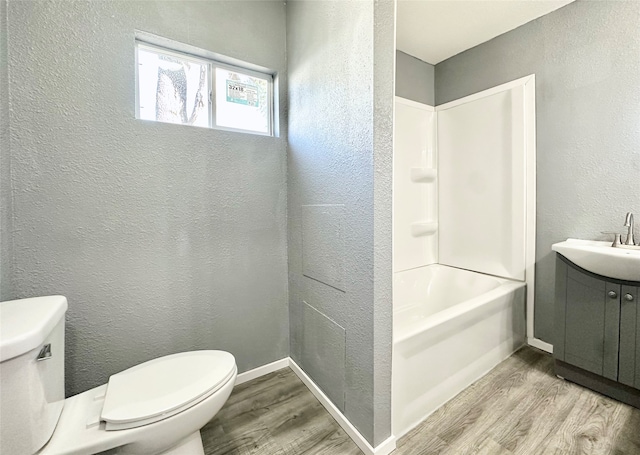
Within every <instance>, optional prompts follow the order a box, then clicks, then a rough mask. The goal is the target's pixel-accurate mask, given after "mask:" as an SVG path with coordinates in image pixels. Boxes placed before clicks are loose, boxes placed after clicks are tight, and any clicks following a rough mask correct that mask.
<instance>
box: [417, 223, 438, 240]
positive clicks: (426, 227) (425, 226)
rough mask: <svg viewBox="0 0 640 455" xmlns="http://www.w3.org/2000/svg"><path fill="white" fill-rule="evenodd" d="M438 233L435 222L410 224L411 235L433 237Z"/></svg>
mask: <svg viewBox="0 0 640 455" xmlns="http://www.w3.org/2000/svg"><path fill="white" fill-rule="evenodd" d="M436 232H438V222H437V221H418V222H416V223H411V235H412V236H414V237H422V236H423V235H433V234H435V233H436Z"/></svg>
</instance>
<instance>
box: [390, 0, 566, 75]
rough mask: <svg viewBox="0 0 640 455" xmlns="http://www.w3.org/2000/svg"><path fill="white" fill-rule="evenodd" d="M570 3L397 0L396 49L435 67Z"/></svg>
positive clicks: (543, 0) (560, 0)
mask: <svg viewBox="0 0 640 455" xmlns="http://www.w3.org/2000/svg"><path fill="white" fill-rule="evenodd" d="M572 1H574V0H398V14H397V26H396V30H397V32H396V33H397V43H396V47H397V48H398V49H399V50H401V51H402V52H405V53H407V54H410V55H413V56H414V57H417V58H419V59H420V60H423V61H425V62H427V63H431V64H432V65H435V64H436V63H440V62H441V61H443V60H446V59H448V58H449V57H453V56H454V55H456V54H458V53H460V52H462V51H465V50H467V49H470V48H472V47H474V46H477V45H478V44H481V43H484V42H485V41H489V40H490V39H492V38H495V37H496V36H498V35H501V34H503V33H505V32H508V31H509V30H513V29H514V28H517V27H519V26H521V25H522V24H526V23H527V22H529V21H532V20H534V19H536V18H538V17H540V16H544V15H545V14H549V13H550V12H551V11H554V10H556V9H558V8H561V7H563V6H565V5H567V4H569V3H571V2H572Z"/></svg>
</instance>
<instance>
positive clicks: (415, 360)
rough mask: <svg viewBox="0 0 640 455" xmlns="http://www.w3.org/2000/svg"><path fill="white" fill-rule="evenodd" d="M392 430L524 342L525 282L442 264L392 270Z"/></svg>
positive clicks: (407, 426)
mask: <svg viewBox="0 0 640 455" xmlns="http://www.w3.org/2000/svg"><path fill="white" fill-rule="evenodd" d="M393 285H394V289H393V376H392V383H393V392H392V426H393V434H394V435H395V436H396V437H400V436H402V435H404V434H405V433H407V432H408V431H409V430H411V429H412V428H413V427H415V426H416V425H417V424H419V423H420V422H421V421H423V420H424V419H425V418H426V417H427V416H428V415H429V414H431V413H432V412H433V411H435V410H436V409H438V408H439V407H440V406H442V405H443V404H444V403H446V402H447V401H448V400H450V399H451V398H453V397H454V396H455V395H457V394H458V393H460V392H461V391H462V390H463V389H465V388H466V387H468V386H469V385H471V384H472V383H473V382H475V381H476V380H477V379H479V378H481V377H482V376H483V375H485V374H486V373H487V372H488V371H489V370H491V369H492V368H493V367H495V366H496V365H497V364H498V363H500V362H501V361H502V360H504V359H506V358H507V357H508V356H509V355H511V354H512V353H513V352H514V351H515V350H517V349H518V348H519V347H520V346H522V345H523V343H524V339H525V283H523V282H516V281H511V280H506V279H502V278H496V277H493V276H489V275H482V274H479V273H475V272H469V271H467V270H461V269H455V268H452V267H446V266H442V265H437V264H434V265H429V266H426V267H420V268H417V269H413V270H408V271H404V272H397V273H395V274H394V283H393Z"/></svg>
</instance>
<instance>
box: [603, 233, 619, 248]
mask: <svg viewBox="0 0 640 455" xmlns="http://www.w3.org/2000/svg"><path fill="white" fill-rule="evenodd" d="M601 234H613V235H614V239H613V243H612V244H611V246H612V247H613V248H617V247H619V246H620V245H622V233H620V232H615V231H602V232H601Z"/></svg>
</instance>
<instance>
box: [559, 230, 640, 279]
mask: <svg viewBox="0 0 640 455" xmlns="http://www.w3.org/2000/svg"><path fill="white" fill-rule="evenodd" d="M551 249H552V250H553V251H557V252H558V253H560V254H561V255H563V256H564V257H566V258H567V259H569V260H570V261H571V262H573V263H574V264H576V265H577V266H578V267H582V268H583V269H585V270H587V271H589V272H592V273H595V274H598V275H602V276H605V277H609V278H616V279H618V280H626V281H640V249H624V248H613V247H612V246H611V242H598V241H595V240H578V239H568V240H567V241H565V242H560V243H555V244H553V245H552V246H551Z"/></svg>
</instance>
